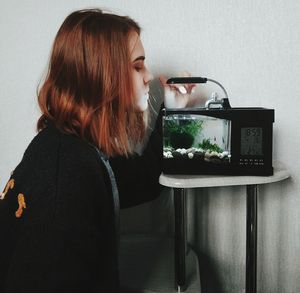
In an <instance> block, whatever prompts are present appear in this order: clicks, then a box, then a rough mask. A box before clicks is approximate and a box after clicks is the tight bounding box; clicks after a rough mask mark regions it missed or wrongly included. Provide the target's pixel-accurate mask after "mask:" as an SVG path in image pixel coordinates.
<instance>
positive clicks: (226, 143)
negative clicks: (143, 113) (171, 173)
mask: <svg viewBox="0 0 300 293" xmlns="http://www.w3.org/2000/svg"><path fill="white" fill-rule="evenodd" d="M230 138H231V121H230V120H226V119H219V118H215V117H209V116H204V115H196V114H170V115H166V116H164V117H163V155H164V158H165V159H174V158H177V159H187V160H199V161H205V162H208V163H212V164H226V163H229V162H230V158H231V153H230V140H231V139H230Z"/></svg>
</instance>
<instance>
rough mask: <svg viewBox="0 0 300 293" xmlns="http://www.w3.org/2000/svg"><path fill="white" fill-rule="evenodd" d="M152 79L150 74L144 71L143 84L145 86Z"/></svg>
mask: <svg viewBox="0 0 300 293" xmlns="http://www.w3.org/2000/svg"><path fill="white" fill-rule="evenodd" d="M152 79H153V75H152V73H151V72H150V71H149V70H148V69H146V72H145V76H144V82H145V83H146V84H147V83H149V82H150V81H151V80H152Z"/></svg>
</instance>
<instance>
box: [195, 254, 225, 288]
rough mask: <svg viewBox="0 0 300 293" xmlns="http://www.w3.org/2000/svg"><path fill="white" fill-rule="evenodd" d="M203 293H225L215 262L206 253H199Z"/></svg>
mask: <svg viewBox="0 0 300 293" xmlns="http://www.w3.org/2000/svg"><path fill="white" fill-rule="evenodd" d="M198 259H199V271H200V281H201V292H203V293H207V292H209V293H225V291H224V290H222V284H221V281H220V277H219V276H218V275H217V272H216V269H215V264H213V260H212V259H211V258H210V257H209V256H208V255H206V254H204V253H201V252H200V253H198Z"/></svg>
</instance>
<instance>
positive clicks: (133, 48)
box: [129, 32, 145, 60]
mask: <svg viewBox="0 0 300 293" xmlns="http://www.w3.org/2000/svg"><path fill="white" fill-rule="evenodd" d="M129 52H130V56H131V59H132V60H134V59H136V58H137V57H139V56H144V55H145V51H144V47H143V44H142V41H141V39H140V36H139V35H138V34H137V33H136V32H133V33H131V34H130V36H129Z"/></svg>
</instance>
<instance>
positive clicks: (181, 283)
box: [173, 188, 187, 292]
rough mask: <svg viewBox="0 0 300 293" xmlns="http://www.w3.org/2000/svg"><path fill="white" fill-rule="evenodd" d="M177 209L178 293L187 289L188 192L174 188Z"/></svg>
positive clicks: (176, 258)
mask: <svg viewBox="0 0 300 293" xmlns="http://www.w3.org/2000/svg"><path fill="white" fill-rule="evenodd" d="M173 190H174V207H175V278H176V283H177V284H176V285H177V288H176V289H177V290H178V292H183V291H185V289H186V264H185V257H186V251H187V239H186V191H185V189H184V188H173Z"/></svg>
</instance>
